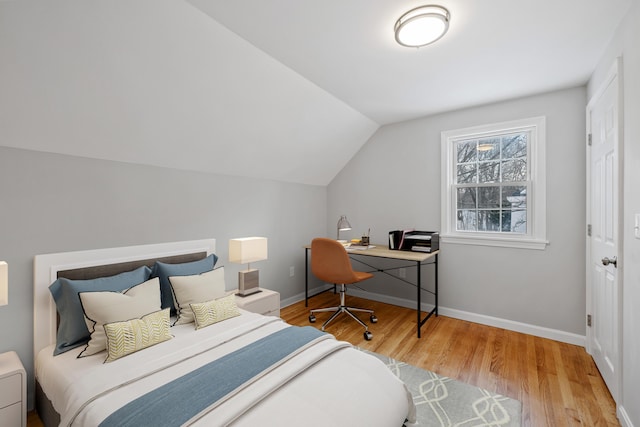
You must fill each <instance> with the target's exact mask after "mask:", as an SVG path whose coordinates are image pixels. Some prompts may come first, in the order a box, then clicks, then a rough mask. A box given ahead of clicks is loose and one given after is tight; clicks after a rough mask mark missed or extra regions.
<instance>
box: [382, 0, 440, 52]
mask: <svg viewBox="0 0 640 427" xmlns="http://www.w3.org/2000/svg"><path fill="white" fill-rule="evenodd" d="M448 29H449V11H448V10H447V9H445V8H444V7H442V6H438V5H433V4H432V5H427V6H420V7H416V8H415V9H411V10H410V11H408V12H407V13H405V14H404V15H402V16H401V17H400V19H398V20H397V21H396V25H395V26H394V31H395V33H396V41H397V42H398V43H399V44H401V45H402V46H406V47H422V46H426V45H428V44H431V43H433V42H435V41H436V40H439V39H440V38H441V37H442V36H444V35H445V33H446V32H447V30H448Z"/></svg>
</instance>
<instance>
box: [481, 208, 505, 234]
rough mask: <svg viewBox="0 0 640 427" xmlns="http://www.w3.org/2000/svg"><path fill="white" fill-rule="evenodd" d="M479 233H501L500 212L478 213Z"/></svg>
mask: <svg viewBox="0 0 640 427" xmlns="http://www.w3.org/2000/svg"><path fill="white" fill-rule="evenodd" d="M478 231H500V210H497V209H496V210H489V211H478Z"/></svg>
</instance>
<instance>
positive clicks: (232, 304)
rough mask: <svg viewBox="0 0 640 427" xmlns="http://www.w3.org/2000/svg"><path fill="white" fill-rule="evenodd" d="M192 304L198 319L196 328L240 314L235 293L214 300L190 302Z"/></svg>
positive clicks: (196, 319)
mask: <svg viewBox="0 0 640 427" xmlns="http://www.w3.org/2000/svg"><path fill="white" fill-rule="evenodd" d="M190 306H191V310H192V311H193V315H194V318H195V321H196V329H200V328H204V327H205V326H209V325H213V324H214V323H217V322H221V321H223V320H226V319H229V318H231V317H235V316H239V315H240V311H239V310H238V306H237V305H236V296H235V295H234V294H230V295H227V296H226V297H222V298H218V299H214V300H212V301H207V302H203V303H198V304H190Z"/></svg>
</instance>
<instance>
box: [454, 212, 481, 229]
mask: <svg viewBox="0 0 640 427" xmlns="http://www.w3.org/2000/svg"><path fill="white" fill-rule="evenodd" d="M477 221H478V219H477V212H476V211H475V210H459V211H458V221H457V226H456V229H457V230H458V231H476V230H477V226H476V223H477Z"/></svg>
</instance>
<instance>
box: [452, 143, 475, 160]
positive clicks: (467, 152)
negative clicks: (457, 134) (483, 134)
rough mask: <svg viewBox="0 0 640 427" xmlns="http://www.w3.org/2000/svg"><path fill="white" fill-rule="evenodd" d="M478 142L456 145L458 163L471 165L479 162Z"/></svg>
mask: <svg viewBox="0 0 640 427" xmlns="http://www.w3.org/2000/svg"><path fill="white" fill-rule="evenodd" d="M476 148H477V141H460V142H457V143H456V157H457V159H458V161H457V162H458V163H469V162H475V161H477V160H478V152H477V150H476Z"/></svg>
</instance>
